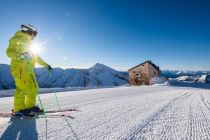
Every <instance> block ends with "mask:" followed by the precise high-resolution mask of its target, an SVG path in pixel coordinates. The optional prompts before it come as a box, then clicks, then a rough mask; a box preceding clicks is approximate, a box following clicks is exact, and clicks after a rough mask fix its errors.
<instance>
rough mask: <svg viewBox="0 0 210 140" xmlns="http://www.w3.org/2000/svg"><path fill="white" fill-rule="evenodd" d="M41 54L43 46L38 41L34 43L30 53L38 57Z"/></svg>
mask: <svg viewBox="0 0 210 140" xmlns="http://www.w3.org/2000/svg"><path fill="white" fill-rule="evenodd" d="M41 52H42V47H41V44H40V43H38V42H37V41H34V42H32V43H31V46H30V53H32V54H35V55H37V54H40V53H41Z"/></svg>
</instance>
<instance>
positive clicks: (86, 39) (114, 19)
mask: <svg viewBox="0 0 210 140" xmlns="http://www.w3.org/2000/svg"><path fill="white" fill-rule="evenodd" d="M0 13H1V20H0V21H1V22H0V28H1V32H0V63H4V64H5V63H6V64H9V58H8V57H7V56H6V54H5V51H6V49H7V47H8V40H9V38H10V37H12V36H13V34H14V33H15V32H16V31H17V30H19V26H20V25H21V24H23V23H30V24H32V25H34V26H35V27H37V28H38V31H39V34H38V40H39V41H41V42H43V41H44V42H45V44H44V45H43V46H42V47H43V48H44V50H45V51H44V52H43V53H41V54H40V56H41V57H42V58H43V59H44V60H45V61H46V62H47V63H49V64H51V65H52V66H53V67H57V66H61V67H89V66H92V65H94V64H95V63H97V62H99V63H103V64H105V65H108V66H111V67H113V68H116V69H118V70H127V69H129V68H130V67H133V66H135V65H137V64H139V63H141V62H143V61H145V60H152V61H153V62H154V63H156V64H157V65H160V67H161V68H162V69H171V70H210V62H209V60H210V55H209V54H210V1H209V0H197V1H194V0H170V1H169V0H62V1H61V0H30V1H29V0H16V1H15V0H2V1H0Z"/></svg>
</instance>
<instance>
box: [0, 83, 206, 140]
mask: <svg viewBox="0 0 210 140" xmlns="http://www.w3.org/2000/svg"><path fill="white" fill-rule="evenodd" d="M40 96H41V99H42V101H43V104H44V106H45V107H46V109H54V108H56V102H55V97H54V94H51V93H49V94H41V95H40ZM57 96H58V100H59V102H60V105H61V108H67V107H69V106H74V105H76V106H78V107H79V111H76V112H71V116H72V118H64V117H60V118H59V117H58V118H48V121H47V122H45V120H44V118H39V119H25V120H18V119H12V120H10V119H9V118H0V139H3V140H7V139H8V140H10V139H21V140H27V139H31V140H33V139H35V140H36V139H49V140H51V139H52V140H54V139H61V140H62V139H91V140H98V139H210V132H209V130H210V115H209V113H210V112H209V111H210V90H204V89H196V88H187V87H172V86H141V87H118V88H106V89H90V90H81V91H68V92H60V93H58V94H57ZM0 105H1V108H0V111H9V110H10V109H11V108H12V105H13V98H12V97H5V98H0Z"/></svg>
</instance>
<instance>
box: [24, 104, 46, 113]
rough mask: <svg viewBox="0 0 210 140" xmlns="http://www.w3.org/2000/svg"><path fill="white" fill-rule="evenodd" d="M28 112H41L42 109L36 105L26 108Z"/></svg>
mask: <svg viewBox="0 0 210 140" xmlns="http://www.w3.org/2000/svg"><path fill="white" fill-rule="evenodd" d="M28 110H29V111H30V112H33V113H43V112H44V110H43V109H41V108H40V107H39V106H38V105H37V106H34V107H32V108H29V109H28Z"/></svg>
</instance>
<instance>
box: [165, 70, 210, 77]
mask: <svg viewBox="0 0 210 140" xmlns="http://www.w3.org/2000/svg"><path fill="white" fill-rule="evenodd" d="M209 74H210V71H175V70H163V71H161V75H162V76H164V77H167V78H177V77H180V76H198V77H199V76H202V75H209Z"/></svg>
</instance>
